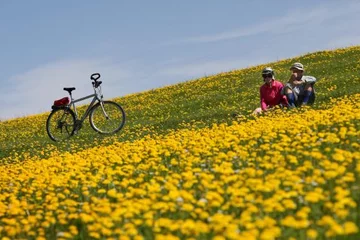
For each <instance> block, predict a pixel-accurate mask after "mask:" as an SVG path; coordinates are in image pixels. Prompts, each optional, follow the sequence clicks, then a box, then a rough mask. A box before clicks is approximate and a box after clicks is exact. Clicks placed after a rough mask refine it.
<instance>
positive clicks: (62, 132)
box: [46, 108, 75, 142]
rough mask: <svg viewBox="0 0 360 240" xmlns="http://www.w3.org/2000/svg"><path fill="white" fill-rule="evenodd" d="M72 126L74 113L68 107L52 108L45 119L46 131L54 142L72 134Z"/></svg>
mask: <svg viewBox="0 0 360 240" xmlns="http://www.w3.org/2000/svg"><path fill="white" fill-rule="evenodd" d="M74 127H75V114H74V112H73V111H72V110H71V109H69V108H59V109H56V110H53V111H52V112H51V113H50V115H49V117H48V119H47V121H46V131H47V133H48V135H49V137H50V138H51V140H53V141H55V142H59V141H63V140H65V139H68V138H69V137H71V136H72V135H73V134H74Z"/></svg>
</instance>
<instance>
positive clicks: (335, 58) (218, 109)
mask: <svg viewBox="0 0 360 240" xmlns="http://www.w3.org/2000/svg"><path fill="white" fill-rule="evenodd" d="M359 56H360V47H359V46H358V47H351V48H346V49H338V50H334V51H321V52H315V53H310V54H306V55H303V56H299V57H296V58H292V59H286V60H282V61H278V62H272V63H267V64H263V65H260V66H255V67H251V68H247V69H242V70H236V71H231V72H228V73H220V74H217V75H213V76H207V77H203V78H200V79H196V80H190V81H188V82H184V83H180V84H177V85H173V86H168V87H164V88H159V89H154V90H150V91H147V92H143V93H137V94H132V95H129V96H125V97H120V98H116V99H114V100H115V101H116V102H118V103H120V104H121V105H122V106H123V108H124V109H125V112H126V114H127V121H126V125H125V127H124V129H123V130H122V131H121V132H120V133H118V134H116V135H114V136H111V137H108V136H102V135H99V134H97V133H95V132H94V131H93V130H92V129H91V128H90V126H89V124H88V122H85V126H84V127H83V128H82V129H81V131H80V133H79V135H77V136H75V137H73V138H72V139H71V140H70V141H68V142H66V143H62V144H58V143H53V142H52V141H51V140H50V139H49V138H48V136H47V134H46V130H45V123H46V118H47V115H48V114H42V115H37V116H29V117H24V118H18V119H13V120H9V121H3V122H0V149H1V151H0V162H2V161H5V160H6V161H7V162H9V161H12V160H13V159H15V157H16V156H18V158H19V159H25V158H26V157H28V156H39V157H48V156H49V155H50V154H51V153H52V152H54V150H56V151H60V152H64V151H69V152H72V151H78V150H81V149H85V148H89V147H93V146H97V145H99V144H102V145H107V144H111V143H113V142H114V141H132V140H135V139H138V138H141V137H143V136H144V135H147V134H163V133H166V132H168V131H171V130H172V129H179V128H184V127H190V126H189V124H191V123H192V125H194V126H195V127H199V128H200V127H204V126H209V125H211V124H213V123H221V122H227V123H230V122H231V121H233V120H234V119H233V118H231V114H232V113H234V112H238V113H241V114H245V115H249V114H250V113H251V112H252V111H253V110H254V109H255V108H256V107H258V106H259V87H260V86H261V84H262V79H261V69H262V68H263V67H265V66H271V67H272V68H273V69H274V70H275V73H276V78H277V79H279V80H281V81H282V82H286V81H287V79H288V78H289V75H290V71H289V67H290V66H291V64H292V63H293V62H297V61H299V62H301V63H303V64H304V66H305V68H306V73H305V75H312V76H315V77H316V78H317V79H318V82H317V83H316V85H315V86H316V91H317V99H316V103H315V104H314V106H313V107H314V108H326V107H327V105H329V104H330V100H331V98H337V97H342V96H344V95H351V94H355V93H359V92H360V84H359V83H360V77H359V76H360V62H359V58H358V57H359ZM103 83H104V84H106V79H103ZM104 95H105V97H106V92H105V93H104ZM50 105H51V103H49V106H50ZM194 122H196V124H194ZM79 146H80V147H79ZM1 159H2V160H1Z"/></svg>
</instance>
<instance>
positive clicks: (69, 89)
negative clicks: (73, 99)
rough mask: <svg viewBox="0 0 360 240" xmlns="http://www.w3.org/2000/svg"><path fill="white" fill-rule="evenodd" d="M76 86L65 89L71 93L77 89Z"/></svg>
mask: <svg viewBox="0 0 360 240" xmlns="http://www.w3.org/2000/svg"><path fill="white" fill-rule="evenodd" d="M75 89H76V88H74V87H69V88H66V87H65V88H64V90H65V91H68V92H69V94H71V92H72V91H73V90H75Z"/></svg>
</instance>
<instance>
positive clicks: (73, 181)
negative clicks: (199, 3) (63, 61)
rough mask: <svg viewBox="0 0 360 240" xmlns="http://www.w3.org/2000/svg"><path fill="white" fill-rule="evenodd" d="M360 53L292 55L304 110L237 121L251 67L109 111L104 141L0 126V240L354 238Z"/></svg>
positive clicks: (252, 99)
mask: <svg viewBox="0 0 360 240" xmlns="http://www.w3.org/2000/svg"><path fill="white" fill-rule="evenodd" d="M359 53H360V48H359V47H352V48H348V49H340V50H335V51H331V52H327V51H325V52H320V53H313V54H309V55H305V56H302V57H299V59H300V60H302V62H306V61H308V65H309V67H310V66H313V68H310V69H311V71H313V72H316V71H317V72H316V73H317V75H316V76H317V77H318V78H319V79H321V80H319V82H318V83H317V91H318V94H317V97H318V99H317V102H316V105H315V106H314V107H303V108H299V109H291V110H288V109H275V110H274V111H271V112H269V113H267V114H265V115H262V116H258V117H256V116H249V115H247V113H249V112H250V111H251V110H253V108H254V107H256V106H257V105H258V99H257V98H258V92H257V91H258V87H254V89H252V90H250V89H249V90H247V87H248V86H245V85H246V84H245V83H246V81H245V80H247V79H251V76H252V75H254V77H253V78H256V77H255V74H256V73H259V72H260V70H261V68H262V67H263V66H256V67H252V68H248V69H244V70H237V71H234V72H230V73H221V74H219V75H215V76H210V77H206V78H204V79H200V80H197V81H190V82H187V83H185V84H180V85H176V86H169V87H166V88H163V89H157V90H153V91H149V92H145V93H141V94H135V95H130V96H127V97H125V98H121V99H118V100H117V101H120V102H123V103H124V104H123V105H124V106H125V107H124V108H125V111H127V113H128V123H127V127H125V128H124V130H123V131H122V132H120V133H119V134H116V135H114V136H106V137H103V136H100V135H97V134H95V133H92V132H91V130H90V129H89V128H87V127H86V126H85V127H84V129H82V131H83V132H82V133H80V134H79V135H77V136H75V137H74V138H72V139H70V140H69V141H67V142H63V143H58V144H54V143H51V142H50V140H48V139H47V137H46V135H45V133H44V129H45V127H44V121H45V120H46V116H47V114H48V113H47V114H46V113H45V114H39V115H35V116H29V117H24V118H18V119H13V120H9V121H5V122H1V123H0V130H1V131H0V140H1V141H0V149H1V151H2V153H1V154H2V155H0V156H1V158H0V172H1V175H0V239H247V240H249V239H359V238H360V234H359V223H360V206H359V204H360V177H359V176H360V101H359V100H358V99H360V94H359V93H360V91H359V87H358V86H357V85H356V84H358V83H360V79H359V74H358V76H356V75H354V74H355V73H356V70H357V71H358V72H359V69H360V66H359V65H360V64H359V63H360V62H359V60H358V59H355V58H354V56H356V54H359ZM336 56H342V57H343V58H341V60H339V61H338V64H339V65H340V66H343V68H342V70H341V71H335V70H336V69H335V70H333V72H330V74H327V75H326V76H325V74H321V72H322V71H324V69H322V67H321V66H322V65H321V64H318V62H322V63H323V64H324V65H326V64H327V65H329V66H331V65H333V64H335V63H336V62H335V61H333V60H332V59H338V58H336ZM346 56H347V57H346ZM357 56H359V55H357ZM296 60H298V59H296ZM292 61H294V59H290V60H283V61H280V62H277V63H274V64H273V65H275V66H278V68H279V69H282V68H280V67H279V66H282V65H284V66H287V65H289V63H291V62H292ZM317 64H318V65H317ZM346 66H347V67H346ZM284 68H285V67H284ZM275 69H276V68H275ZM332 69H334V68H332ZM283 71H284V73H281V71H278V73H277V74H278V75H280V76H282V74H284V76H285V70H283ZM346 74H347V76H348V78H347V79H348V80H343V81H340V80H342V75H346ZM314 75H315V74H314ZM257 77H258V76H257ZM327 78H328V79H329V80H326V79H327ZM236 79H239V82H240V83H238V82H237V81H236ZM283 79H285V77H283ZM205 81H206V84H204V82H205ZM236 84H240V85H241V86H243V85H244V87H243V90H242V91H238V92H237V90H236V89H237V88H238V85H236ZM259 84H261V82H259V81H258V82H257V86H259ZM191 86H193V88H191ZM218 86H223V87H222V88H221V87H220V88H219V87H218ZM244 89H245V90H244ZM347 89H349V90H348V91H347ZM196 92H198V94H197V95H196V94H195V93H196ZM345 92H346V94H345ZM218 95H219V96H218ZM234 95H235V96H236V97H234ZM172 98H173V99H175V100H174V101H175V102H176V101H177V102H176V104H174V103H173V102H172V101H171V99H172ZM236 99H240V100H241V99H242V100H244V101H240V102H238V101H236ZM186 100H187V101H186ZM194 102H195V103H194ZM215 103H217V104H215ZM186 104H188V105H186ZM191 104H194V105H191ZM219 104H220V105H222V106H220V107H219ZM235 110H236V111H239V112H241V113H243V116H242V117H240V118H236V119H235V118H231V117H229V115H230V114H231V113H232V112H233V111H235ZM136 113H138V114H136ZM135 114H136V115H135ZM157 117H158V118H157ZM44 119H45V120H44ZM40 129H42V130H40Z"/></svg>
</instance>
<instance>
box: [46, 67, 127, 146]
mask: <svg viewBox="0 0 360 240" xmlns="http://www.w3.org/2000/svg"><path fill="white" fill-rule="evenodd" d="M99 78H100V74H99V73H94V74H92V75H91V76H90V79H91V80H92V85H93V89H94V93H93V94H91V95H88V96H86V97H82V98H79V99H73V97H72V93H71V92H72V91H74V90H75V89H76V88H74V87H69V88H64V90H65V91H67V92H68V93H69V95H70V99H69V97H64V98H62V99H59V100H56V101H54V105H53V106H52V107H51V108H52V111H51V113H50V115H49V117H48V118H47V121H46V131H47V133H48V135H49V137H50V139H51V140H53V141H55V142H58V141H63V140H66V139H68V138H70V137H71V136H73V135H74V134H76V133H77V132H78V131H79V130H80V129H81V127H82V125H83V122H84V120H85V118H87V116H89V121H90V126H91V127H92V129H94V130H95V131H96V132H98V133H101V134H114V133H116V132H118V131H120V130H121V129H122V128H123V126H124V124H125V111H124V110H123V108H122V107H121V106H120V105H119V104H118V103H116V102H113V101H105V100H103V94H102V91H101V84H102V81H98V79H99ZM91 97H93V99H92V101H91V103H90V105H89V106H88V108H87V109H86V111H85V113H84V115H83V116H82V117H81V118H79V116H78V112H77V110H76V106H75V103H77V102H80V101H83V100H86V99H89V98H91ZM96 101H97V103H96V104H95V102H96Z"/></svg>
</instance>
